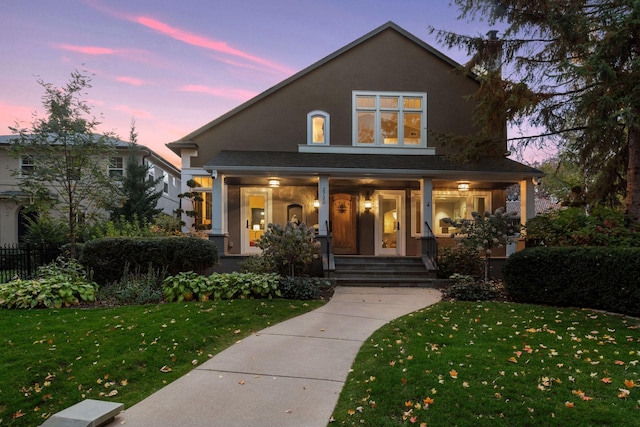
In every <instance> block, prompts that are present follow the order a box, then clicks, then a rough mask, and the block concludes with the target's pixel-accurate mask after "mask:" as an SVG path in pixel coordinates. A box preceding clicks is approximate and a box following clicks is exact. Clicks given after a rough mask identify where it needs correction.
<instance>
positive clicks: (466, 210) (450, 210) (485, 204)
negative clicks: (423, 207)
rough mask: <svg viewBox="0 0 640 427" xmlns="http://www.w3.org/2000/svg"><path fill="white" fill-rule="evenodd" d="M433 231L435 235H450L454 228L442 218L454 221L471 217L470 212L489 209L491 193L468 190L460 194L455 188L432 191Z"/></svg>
mask: <svg viewBox="0 0 640 427" xmlns="http://www.w3.org/2000/svg"><path fill="white" fill-rule="evenodd" d="M433 196H434V204H433V210H434V212H433V218H434V222H433V231H434V233H435V234H437V235H441V236H450V235H451V234H453V233H454V232H455V231H456V229H454V228H452V227H451V226H450V224H447V223H446V222H444V218H451V219H453V220H455V221H459V220H461V219H471V218H472V216H471V212H482V213H484V212H485V211H491V206H489V204H490V200H491V197H490V196H491V194H490V193H488V192H479V191H469V192H468V194H462V193H460V192H458V191H455V190H439V191H434V192H433Z"/></svg>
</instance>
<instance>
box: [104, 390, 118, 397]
mask: <svg viewBox="0 0 640 427" xmlns="http://www.w3.org/2000/svg"><path fill="white" fill-rule="evenodd" d="M116 394H118V390H111V391H110V392H109V393H107V394H106V396H107V397H112V396H115V395H116Z"/></svg>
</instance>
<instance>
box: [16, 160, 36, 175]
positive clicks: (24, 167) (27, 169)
mask: <svg viewBox="0 0 640 427" xmlns="http://www.w3.org/2000/svg"><path fill="white" fill-rule="evenodd" d="M35 169H36V163H35V159H34V157H33V156H30V155H26V156H20V176H27V175H31V174H32V173H33V171H34V170H35Z"/></svg>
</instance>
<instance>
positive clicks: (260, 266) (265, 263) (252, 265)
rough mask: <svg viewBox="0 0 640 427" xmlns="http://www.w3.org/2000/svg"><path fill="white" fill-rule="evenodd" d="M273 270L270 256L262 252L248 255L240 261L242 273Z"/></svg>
mask: <svg viewBox="0 0 640 427" xmlns="http://www.w3.org/2000/svg"><path fill="white" fill-rule="evenodd" d="M275 270H276V268H275V266H274V265H273V262H272V260H271V258H268V257H264V256H262V254H260V255H251V256H248V257H246V258H245V259H244V260H243V261H242V262H241V263H240V271H241V272H243V273H273V272H274V271H275Z"/></svg>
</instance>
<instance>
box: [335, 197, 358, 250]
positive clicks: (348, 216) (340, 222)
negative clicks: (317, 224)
mask: <svg viewBox="0 0 640 427" xmlns="http://www.w3.org/2000/svg"><path fill="white" fill-rule="evenodd" d="M331 235H332V239H331V243H332V246H333V253H334V254H336V255H355V254H356V251H357V242H356V198H355V197H354V196H351V195H349V194H334V195H332V196H331Z"/></svg>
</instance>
